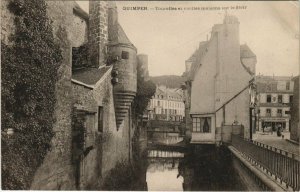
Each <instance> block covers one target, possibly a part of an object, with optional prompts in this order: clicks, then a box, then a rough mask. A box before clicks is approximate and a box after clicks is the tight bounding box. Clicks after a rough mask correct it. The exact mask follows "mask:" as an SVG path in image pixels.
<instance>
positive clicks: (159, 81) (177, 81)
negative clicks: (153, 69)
mask: <svg viewBox="0 0 300 192" xmlns="http://www.w3.org/2000/svg"><path fill="white" fill-rule="evenodd" d="M150 79H151V80H152V81H153V82H154V83H155V84H156V85H165V86H167V87H169V88H180V86H181V85H182V83H184V78H183V77H181V76H178V75H162V76H155V77H150Z"/></svg>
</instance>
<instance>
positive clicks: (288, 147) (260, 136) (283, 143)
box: [253, 132, 300, 155]
mask: <svg viewBox="0 0 300 192" xmlns="http://www.w3.org/2000/svg"><path fill="white" fill-rule="evenodd" d="M282 133H283V135H284V138H282V137H278V136H277V134H276V132H273V134H271V133H266V132H264V133H263V132H256V133H255V134H253V140H255V141H258V142H261V143H264V144H266V145H270V146H273V147H276V148H278V149H283V150H285V151H288V152H291V153H294V154H298V155H300V147H299V145H297V144H294V143H292V142H289V141H287V140H286V139H290V132H282Z"/></svg>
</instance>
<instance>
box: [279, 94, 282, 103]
mask: <svg viewBox="0 0 300 192" xmlns="http://www.w3.org/2000/svg"><path fill="white" fill-rule="evenodd" d="M278 103H282V95H278Z"/></svg>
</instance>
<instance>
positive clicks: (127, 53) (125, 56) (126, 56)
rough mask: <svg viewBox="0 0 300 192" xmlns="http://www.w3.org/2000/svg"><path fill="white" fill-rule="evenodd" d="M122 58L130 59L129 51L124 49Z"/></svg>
mask: <svg viewBox="0 0 300 192" xmlns="http://www.w3.org/2000/svg"><path fill="white" fill-rule="evenodd" d="M122 59H129V52H127V51H122Z"/></svg>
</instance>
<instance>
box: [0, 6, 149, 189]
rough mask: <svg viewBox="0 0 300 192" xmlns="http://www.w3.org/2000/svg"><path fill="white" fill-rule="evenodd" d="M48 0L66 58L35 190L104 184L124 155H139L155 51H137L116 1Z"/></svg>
mask: <svg viewBox="0 0 300 192" xmlns="http://www.w3.org/2000/svg"><path fill="white" fill-rule="evenodd" d="M8 4H9V1H4V2H3V3H1V9H2V11H4V12H5V17H4V16H3V17H1V18H2V33H1V40H2V42H4V43H5V44H8V45H9V44H12V43H13V42H10V40H9V38H6V37H8V36H9V35H11V34H13V33H14V22H12V21H13V19H14V15H13V14H12V13H10V12H9V11H8ZM46 4H47V15H48V17H49V18H50V20H51V21H52V24H51V25H52V31H53V34H54V37H55V39H56V41H57V42H58V44H59V45H60V49H61V51H62V55H63V61H62V64H61V66H60V69H59V74H60V78H59V80H58V82H57V85H56V98H57V103H56V107H55V118H56V122H55V124H54V125H53V131H54V133H55V134H54V137H53V139H52V142H51V150H50V151H49V152H48V153H47V155H46V157H45V159H44V162H43V163H42V165H41V166H40V167H39V168H38V169H37V171H36V173H35V175H34V179H33V181H32V184H31V189H36V190H41V189H42V190H58V189H60V190H74V189H100V188H99V186H101V185H102V184H103V181H104V179H105V177H106V176H108V174H109V172H110V171H111V170H112V169H114V167H115V166H116V165H117V164H118V163H119V162H127V163H129V162H130V161H131V159H132V153H133V152H132V145H133V144H132V138H133V135H134V131H135V129H136V128H137V121H136V119H135V112H134V108H133V107H132V102H133V99H134V98H135V95H136V92H137V65H141V66H143V65H144V64H145V65H147V57H146V59H145V55H142V56H138V55H137V48H136V47H135V46H134V45H133V44H132V43H131V41H130V40H129V38H128V37H127V35H126V33H125V32H124V30H123V28H122V26H121V25H120V23H119V21H118V12H117V7H116V4H115V2H113V1H109V2H108V1H89V13H86V12H85V11H84V10H82V9H81V8H80V6H79V5H78V4H77V3H76V2H75V1H46ZM3 29H5V30H3ZM139 57H141V58H140V59H138V58H139ZM72 117H76V120H75V121H74V119H72ZM82 125H83V126H82ZM78 127H79V128H78ZM76 128H77V129H84V130H83V131H81V132H80V131H78V130H76ZM78 134H83V135H78Z"/></svg>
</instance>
